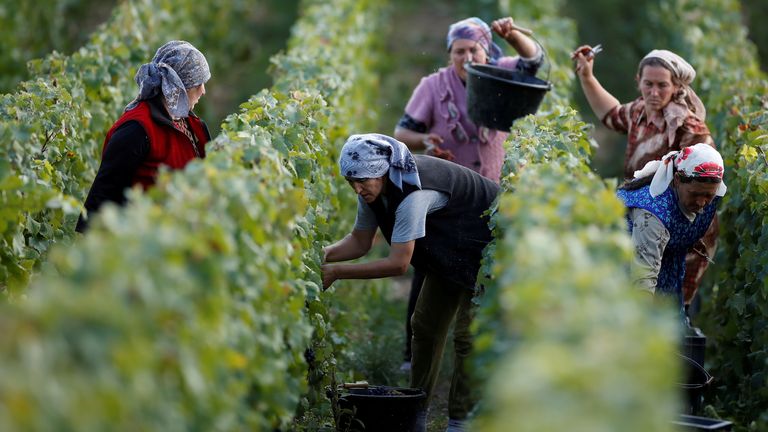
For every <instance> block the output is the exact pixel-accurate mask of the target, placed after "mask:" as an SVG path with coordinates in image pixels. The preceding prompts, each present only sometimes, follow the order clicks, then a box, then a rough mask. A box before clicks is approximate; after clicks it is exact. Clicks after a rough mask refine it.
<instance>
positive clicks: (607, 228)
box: [475, 1, 679, 431]
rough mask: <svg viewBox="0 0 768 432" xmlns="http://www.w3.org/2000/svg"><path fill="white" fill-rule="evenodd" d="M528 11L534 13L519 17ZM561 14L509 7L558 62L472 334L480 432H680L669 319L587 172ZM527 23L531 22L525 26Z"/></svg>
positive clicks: (588, 146) (568, 30)
mask: <svg viewBox="0 0 768 432" xmlns="http://www.w3.org/2000/svg"><path fill="white" fill-rule="evenodd" d="M525 6H527V8H524V7H525ZM559 6H560V2H557V1H551V2H536V3H535V4H533V3H531V4H530V5H525V4H524V3H523V4H521V2H514V3H510V5H509V9H510V10H511V11H512V12H513V15H514V16H515V17H518V18H519V17H524V16H525V17H527V16H533V17H541V18H540V19H541V20H540V21H534V22H535V23H536V24H534V25H533V26H534V28H535V29H536V31H537V33H536V34H537V37H538V38H539V39H540V40H541V41H542V42H543V43H544V44H546V46H548V47H557V48H550V50H551V51H552V52H554V55H552V56H551V59H550V61H551V62H552V63H551V67H552V72H551V77H552V78H551V79H552V80H553V81H555V82H554V83H555V88H554V90H553V92H552V94H550V95H548V96H547V98H549V104H548V105H546V106H545V107H543V110H540V111H539V114H537V115H536V116H535V117H533V116H531V117H527V118H525V119H522V120H519V121H518V122H516V124H515V125H514V126H513V129H512V134H511V135H510V138H509V139H508V141H507V143H506V144H507V156H506V160H505V166H504V175H503V181H502V193H501V195H500V197H499V199H498V201H497V204H496V207H494V208H493V218H492V222H491V223H492V226H493V229H494V237H495V239H496V240H495V243H494V244H492V245H491V246H489V248H487V249H486V253H485V259H484V267H483V269H482V270H481V271H482V272H484V273H486V274H490V275H492V276H491V277H490V278H488V279H486V281H485V284H484V285H485V293H484V295H483V296H482V297H481V298H480V300H479V302H480V312H479V314H478V315H479V317H478V320H477V322H476V328H477V329H478V334H477V339H476V345H475V347H476V350H477V354H476V362H475V370H477V371H481V372H480V376H479V378H480V379H481V380H482V381H483V382H485V383H486V384H485V397H484V398H483V402H482V405H481V407H480V414H479V416H478V418H477V419H476V423H475V426H476V427H477V428H478V430H481V431H506V430H510V428H512V429H514V430H516V431H557V430H564V429H567V430H577V431H596V430H605V431H609V430H623V431H647V430H655V431H663V430H671V425H670V423H669V421H670V419H672V418H673V417H674V416H675V413H676V412H677V408H678V396H679V395H678V393H677V390H676V388H675V382H676V377H677V374H678V371H677V368H678V365H677V358H676V356H675V342H676V341H677V336H678V332H677V328H676V327H675V321H674V318H673V315H674V314H673V313H672V312H671V311H667V310H665V309H664V308H659V307H658V305H653V304H652V302H651V299H650V297H648V296H647V295H646V294H641V293H639V292H635V291H632V289H631V287H630V281H629V277H628V274H627V268H628V267H629V264H630V262H631V258H632V247H631V244H630V240H629V237H628V236H627V234H626V224H625V222H624V219H623V215H624V207H623V205H622V204H621V202H620V201H618V200H617V199H616V197H615V195H614V192H613V189H614V185H611V184H607V183H605V182H604V181H603V180H601V179H600V178H599V177H598V176H597V175H595V174H594V173H593V172H592V171H591V170H590V168H589V165H588V163H589V158H590V156H591V154H592V151H593V146H594V144H593V142H592V141H591V139H590V137H589V132H590V130H591V128H590V127H589V126H588V125H586V124H585V123H583V122H582V121H580V120H579V119H578V115H577V113H576V112H575V111H573V110H572V109H571V108H569V107H568V104H570V91H571V87H572V82H573V74H572V72H571V71H570V70H569V69H570V61H569V60H568V52H567V51H566V50H567V47H570V46H571V45H572V44H571V43H570V41H571V40H573V37H572V36H573V34H574V28H573V24H572V23H571V22H570V21H569V20H567V19H563V18H558V14H557V11H558V10H559ZM526 22H527V20H526Z"/></svg>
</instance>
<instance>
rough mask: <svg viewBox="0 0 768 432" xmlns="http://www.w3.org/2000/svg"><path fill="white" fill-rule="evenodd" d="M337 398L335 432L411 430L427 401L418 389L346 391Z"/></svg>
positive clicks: (374, 388) (414, 428)
mask: <svg viewBox="0 0 768 432" xmlns="http://www.w3.org/2000/svg"><path fill="white" fill-rule="evenodd" d="M348 392H349V393H347V394H344V395H342V396H341V397H340V398H339V408H341V410H342V413H341V416H340V420H339V424H338V427H339V430H342V431H347V430H348V431H350V432H392V431H398V432H410V431H415V430H417V429H416V421H417V419H418V413H419V412H420V411H422V410H423V409H424V408H425V406H424V404H425V401H426V399H427V395H426V393H424V391H423V390H421V389H415V388H405V387H387V386H370V387H368V388H363V389H349V390H348Z"/></svg>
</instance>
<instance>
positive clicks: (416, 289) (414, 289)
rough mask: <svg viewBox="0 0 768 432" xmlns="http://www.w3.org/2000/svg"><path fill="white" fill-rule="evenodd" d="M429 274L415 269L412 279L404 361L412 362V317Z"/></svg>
mask: <svg viewBox="0 0 768 432" xmlns="http://www.w3.org/2000/svg"><path fill="white" fill-rule="evenodd" d="M426 275H427V274H426V273H424V272H422V271H420V270H416V269H414V273H413V279H411V294H410V295H409V296H408V313H407V315H406V317H405V352H404V354H405V355H404V360H405V361H408V362H409V361H411V343H412V339H413V328H412V327H411V317H412V316H413V311H414V310H416V300H418V299H419V293H420V292H421V285H422V284H424V277H425V276H426Z"/></svg>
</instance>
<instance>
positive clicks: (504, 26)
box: [491, 17, 515, 41]
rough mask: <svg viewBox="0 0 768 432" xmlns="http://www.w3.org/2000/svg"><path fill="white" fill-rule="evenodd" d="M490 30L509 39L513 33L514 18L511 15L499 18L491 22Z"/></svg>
mask: <svg viewBox="0 0 768 432" xmlns="http://www.w3.org/2000/svg"><path fill="white" fill-rule="evenodd" d="M491 30H493V31H494V32H495V33H496V34H497V35H499V36H501V37H503V38H504V39H505V40H507V41H509V40H510V39H512V38H513V37H514V36H515V35H514V33H515V20H513V19H512V17H506V18H499V19H497V20H494V21H493V22H492V23H491Z"/></svg>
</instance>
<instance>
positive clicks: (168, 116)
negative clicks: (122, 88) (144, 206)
mask: <svg viewBox="0 0 768 432" xmlns="http://www.w3.org/2000/svg"><path fill="white" fill-rule="evenodd" d="M210 78H211V72H210V70H209V69H208V62H207V61H206V59H205V56H203V54H202V53H201V52H200V51H199V50H198V49H197V48H195V47H194V46H192V44H190V43H189V42H184V41H170V42H168V43H166V44H165V45H163V46H161V47H160V48H159V49H158V50H157V52H156V53H155V56H154V58H153V59H152V61H151V62H149V63H146V64H144V65H142V66H141V67H140V68H139V70H138V72H137V73H136V77H135V80H136V83H137V84H138V86H139V93H138V95H137V96H136V98H135V99H134V100H133V101H132V102H131V103H130V104H128V106H126V108H125V111H124V112H123V115H122V116H121V117H120V119H118V120H117V122H115V124H114V125H113V126H112V128H111V129H110V130H109V132H108V133H107V136H106V139H105V140H104V147H103V149H102V155H101V165H100V166H99V170H98V172H97V173H96V178H95V179H94V181H93V185H92V186H91V189H90V190H89V191H88V197H87V198H86V200H85V205H84V206H85V209H86V211H87V212H88V214H87V216H91V215H93V214H94V213H96V212H97V211H98V209H99V208H100V207H101V206H102V205H103V204H104V203H106V202H114V203H117V204H122V203H124V202H125V190H126V189H128V188H130V187H133V186H135V185H140V186H141V187H142V188H143V189H147V188H149V187H151V186H152V185H154V183H155V177H156V176H157V172H158V169H159V168H160V166H166V167H168V168H170V169H172V170H175V169H182V168H184V166H186V164H187V163H189V162H190V161H191V160H193V159H195V158H204V157H205V144H206V143H207V142H208V141H209V140H210V139H211V136H210V133H209V132H208V127H207V126H206V125H205V123H204V122H203V121H202V120H201V119H200V118H199V117H197V116H196V115H195V114H194V113H193V112H192V108H194V106H195V104H197V102H198V101H199V100H200V98H201V97H202V96H203V95H205V83H206V82H207V81H208V80H209V79H210ZM87 223H88V222H87V219H86V218H85V217H82V216H81V217H80V219H79V220H78V222H77V227H76V228H75V229H76V230H77V231H78V232H84V231H85V230H86V229H87Z"/></svg>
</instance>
